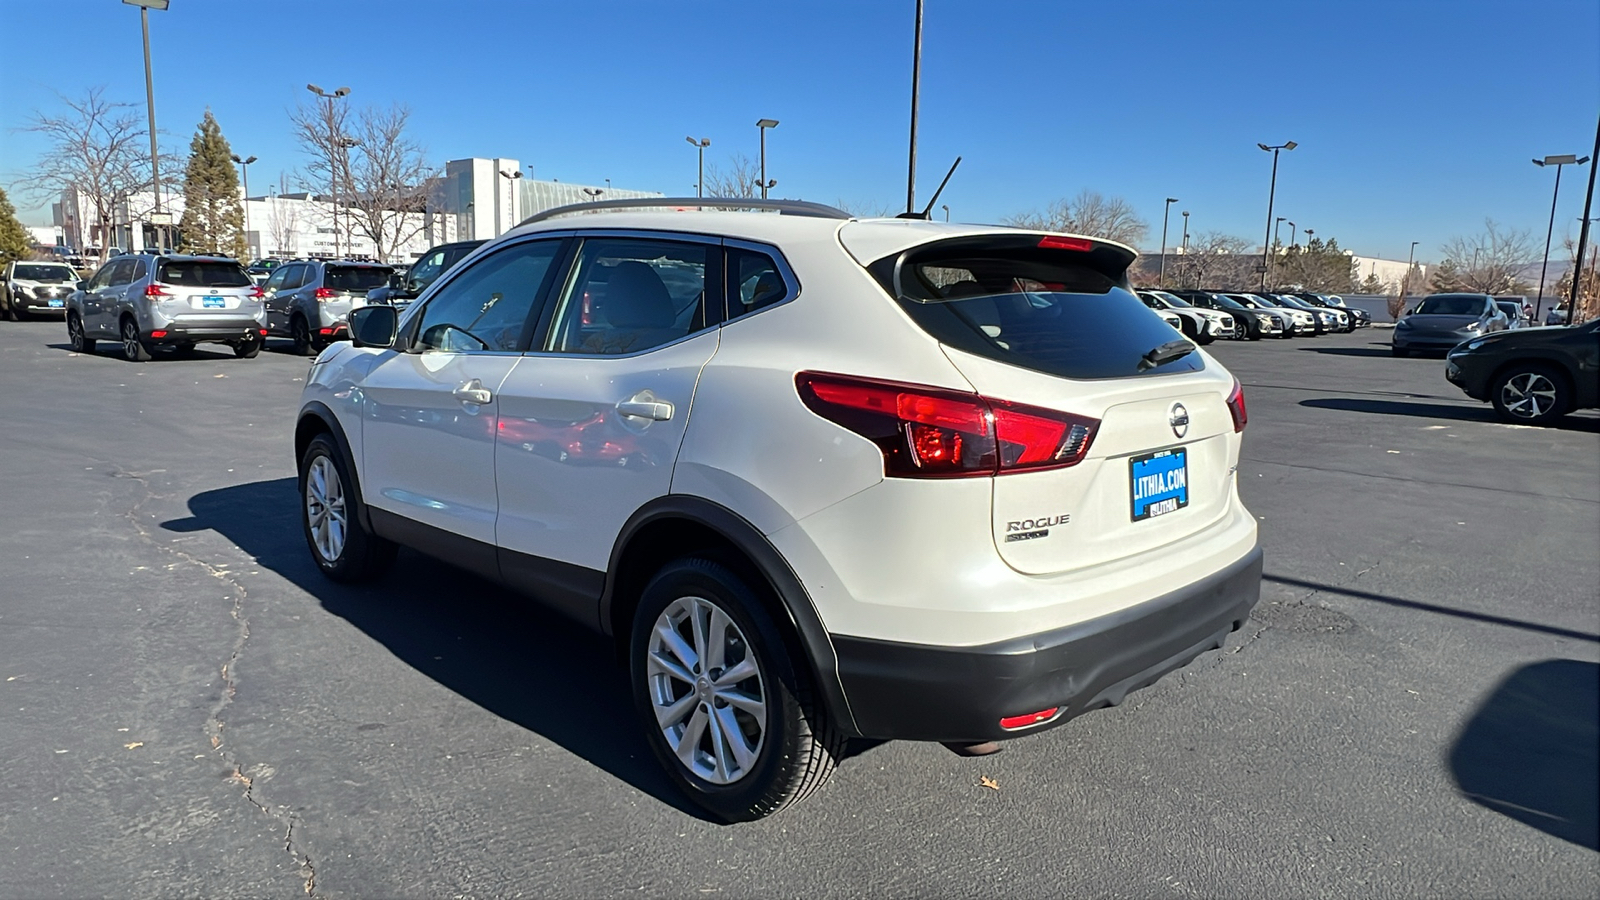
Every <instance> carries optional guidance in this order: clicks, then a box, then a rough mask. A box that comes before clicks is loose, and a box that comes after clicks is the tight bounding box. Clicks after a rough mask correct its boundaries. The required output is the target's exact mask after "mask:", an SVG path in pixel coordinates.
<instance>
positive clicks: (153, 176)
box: [101, 0, 172, 247]
mask: <svg viewBox="0 0 1600 900" xmlns="http://www.w3.org/2000/svg"><path fill="white" fill-rule="evenodd" d="M122 2H123V3H126V4H128V5H130V6H137V7H139V30H140V31H141V32H142V33H143V34H144V105H145V109H146V110H147V111H148V113H149V117H150V189H151V190H152V191H154V192H155V195H156V209H155V211H156V212H157V213H160V212H161V151H160V150H158V149H156V88H155V79H154V77H153V76H152V75H151V74H150V10H151V8H155V9H160V10H164V9H166V8H167V5H168V3H169V0H122ZM168 227H170V226H168ZM156 228H157V231H156V234H157V235H162V234H163V232H162V231H161V230H160V229H161V226H159V225H158V226H156ZM158 240H159V241H160V243H161V246H162V247H165V246H166V245H167V244H169V243H171V241H172V236H171V235H170V234H168V235H165V239H161V238H159V237H158ZM109 243H110V242H109V241H106V242H103V243H102V244H101V246H102V247H104V246H107V245H108V244H109ZM129 243H130V244H131V243H132V241H130V242H129Z"/></svg>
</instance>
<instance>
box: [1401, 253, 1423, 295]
mask: <svg viewBox="0 0 1600 900" xmlns="http://www.w3.org/2000/svg"><path fill="white" fill-rule="evenodd" d="M1420 243H1422V242H1421V241H1412V242H1411V252H1410V253H1407V254H1406V271H1405V274H1404V275H1401V276H1400V309H1401V310H1402V311H1404V310H1405V308H1406V285H1407V284H1409V283H1410V282H1411V266H1412V263H1413V262H1415V260H1416V258H1417V245H1418V244H1420Z"/></svg>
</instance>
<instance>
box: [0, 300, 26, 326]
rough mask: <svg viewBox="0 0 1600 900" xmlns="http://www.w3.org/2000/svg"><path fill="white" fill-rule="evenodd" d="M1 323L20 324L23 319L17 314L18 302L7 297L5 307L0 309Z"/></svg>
mask: <svg viewBox="0 0 1600 900" xmlns="http://www.w3.org/2000/svg"><path fill="white" fill-rule="evenodd" d="M0 321H6V322H20V321H22V317H21V316H20V315H18V313H17V301H15V300H13V299H11V298H9V297H7V298H6V302H5V307H4V308H3V309H0Z"/></svg>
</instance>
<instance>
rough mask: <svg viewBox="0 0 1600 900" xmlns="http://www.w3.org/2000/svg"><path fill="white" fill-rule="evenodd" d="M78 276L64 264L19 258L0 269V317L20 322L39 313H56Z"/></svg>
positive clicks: (65, 302) (62, 306)
mask: <svg viewBox="0 0 1600 900" xmlns="http://www.w3.org/2000/svg"><path fill="white" fill-rule="evenodd" d="M77 280H78V273H76V272H74V271H72V268H71V267H70V266H68V265H67V264H66V263H59V262H34V261H32V260H26V259H19V260H15V261H13V262H9V263H6V264H5V266H4V267H0V318H7V319H11V320H13V321H19V322H20V321H21V320H22V319H24V318H26V317H27V316H30V315H36V314H39V313H56V314H58V315H59V314H60V313H61V311H62V310H63V309H65V308H66V305H67V295H69V294H71V293H72V285H73V284H74V283H76V282H77Z"/></svg>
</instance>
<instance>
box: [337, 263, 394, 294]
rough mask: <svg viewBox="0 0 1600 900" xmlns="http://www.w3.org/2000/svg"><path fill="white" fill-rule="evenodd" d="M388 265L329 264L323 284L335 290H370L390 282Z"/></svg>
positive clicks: (390, 270)
mask: <svg viewBox="0 0 1600 900" xmlns="http://www.w3.org/2000/svg"><path fill="white" fill-rule="evenodd" d="M393 272H394V270H393V269H391V268H389V267H388V266H359V267H357V266H329V267H328V271H327V274H326V276H325V277H324V279H323V283H322V286H323V287H325V288H328V289H329V290H335V291H370V290H372V289H373V288H379V287H383V286H384V285H386V284H388V283H389V275H390V274H391V273H393Z"/></svg>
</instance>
